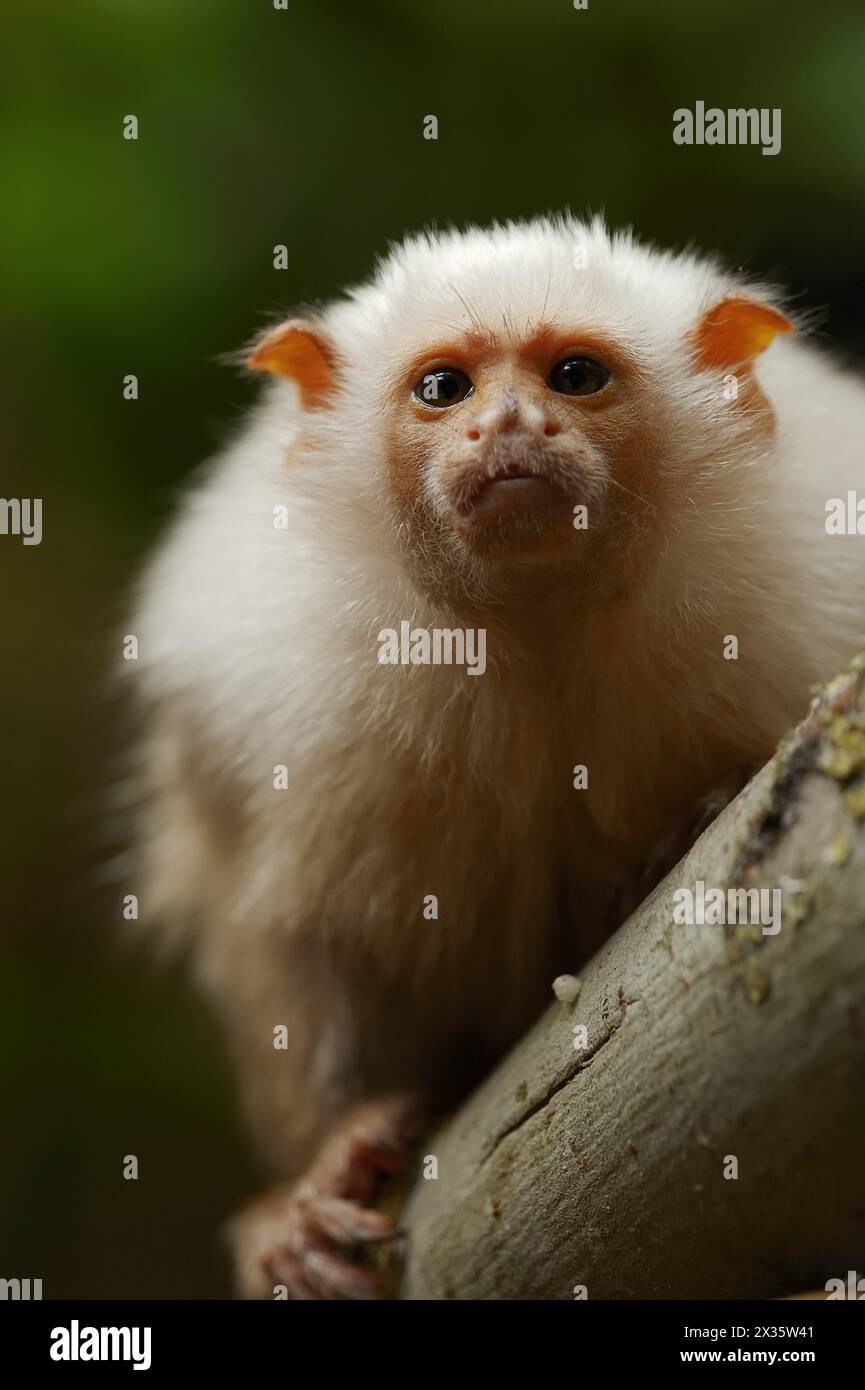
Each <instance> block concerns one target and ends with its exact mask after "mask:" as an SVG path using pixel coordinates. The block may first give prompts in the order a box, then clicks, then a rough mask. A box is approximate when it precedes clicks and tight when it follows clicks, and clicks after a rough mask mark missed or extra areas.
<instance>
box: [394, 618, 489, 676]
mask: <svg viewBox="0 0 865 1390" xmlns="http://www.w3.org/2000/svg"><path fill="white" fill-rule="evenodd" d="M378 644H379V648H378V659H379V663H380V664H381V665H382V666H409V665H411V666H465V667H467V671H466V674H467V675H469V676H482V675H483V673H484V671H485V670H486V669H487V630H486V628H485V627H479V628H473V627H467V628H461V627H457V628H450V627H433V628H429V627H414V628H413V627H412V625H411V623H410V622H407V621H406V620H405V619H404V620H403V621H402V622H401V623H400V625H399V632H397V630H396V628H394V627H383V628H382V630H381V632H380V633H379V634H378Z"/></svg>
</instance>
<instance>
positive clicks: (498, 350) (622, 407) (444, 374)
mask: <svg viewBox="0 0 865 1390" xmlns="http://www.w3.org/2000/svg"><path fill="white" fill-rule="evenodd" d="M637 375H638V374H637V372H636V370H635V365H634V363H633V362H632V361H631V360H630V359H629V357H628V355H627V353H626V352H625V351H624V350H623V348H622V347H621V346H620V345H618V344H616V343H614V342H612V341H609V340H599V339H597V338H596V337H591V336H588V335H586V334H583V333H581V332H580V330H579V327H578V326H577V327H575V328H573V329H571V330H570V331H568V330H566V329H563V328H560V327H555V326H552V325H550V326H545V327H541V328H539V329H538V328H536V329H533V330H532V331H530V332H528V333H526V334H525V335H523V336H518V335H516V334H514V333H513V332H506V331H504V330H503V329H499V330H498V331H493V330H492V329H491V330H490V331H488V332H478V331H472V332H471V333H467V334H465V335H461V336H458V337H451V338H449V339H442V340H441V341H440V342H438V343H434V344H431V345H430V347H429V348H428V349H425V350H423V351H422V352H421V353H419V354H418V355H417V356H415V357H413V358H412V360H411V361H410V362H409V364H408V366H407V367H406V370H405V374H404V376H403V379H402V381H401V382H400V383H399V385H398V386H397V387H396V388H395V390H394V391H393V393H392V396H391V404H390V406H389V413H390V429H389V445H388V466H389V470H390V475H391V479H392V485H393V491H394V495H395V496H396V498H397V499H398V502H399V503H400V505H401V507H402V508H403V509H405V510H406V511H407V512H408V513H410V515H411V516H412V518H413V519H414V521H415V523H416V524H417V522H418V521H419V519H421V518H422V519H423V520H424V521H425V523H426V524H427V525H428V526H429V527H432V528H433V529H436V530H438V531H439V532H443V533H444V534H445V535H447V536H449V537H450V538H451V540H452V541H453V542H454V544H455V545H457V546H458V547H461V548H464V549H465V550H466V551H468V552H471V553H472V554H473V555H476V556H483V557H487V558H490V559H492V558H496V557H498V558H499V559H500V560H502V561H506V560H507V558H508V557H509V556H511V557H518V556H519V557H525V556H527V555H539V556H542V555H544V554H546V553H549V552H550V551H551V550H561V549H562V548H563V547H567V548H568V549H571V550H572V549H573V548H574V547H575V546H579V544H580V541H581V540H583V541H585V538H586V536H587V535H588V534H589V532H590V530H591V528H592V526H595V527H599V526H600V525H601V523H602V518H603V517H604V514H605V510H606V508H607V506H608V504H609V503H610V502H612V501H613V497H612V496H611V494H614V495H615V494H618V496H619V497H624V496H626V494H623V493H622V492H621V491H620V490H619V489H617V486H616V485H617V483H619V482H621V483H622V484H623V486H625V487H628V488H630V486H631V484H632V483H633V481H634V479H633V478H632V476H631V475H632V473H633V471H634V467H635V465H636V462H637V451H638V448H639V440H638V437H637V436H638V432H639V423H640V421H639V395H640V391H639V384H638V382H637V381H636V377H637ZM620 474H621V475H623V476H621V477H620V476H619V475H620ZM584 548H585V546H584Z"/></svg>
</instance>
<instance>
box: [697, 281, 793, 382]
mask: <svg viewBox="0 0 865 1390" xmlns="http://www.w3.org/2000/svg"><path fill="white" fill-rule="evenodd" d="M793 331H794V330H793V325H792V323H791V322H790V320H789V319H787V318H785V317H784V315H783V314H782V313H780V312H779V310H778V309H773V308H772V307H771V306H770V305H768V304H761V303H759V302H758V301H757V300H754V299H744V298H742V297H740V296H739V295H734V296H731V297H730V298H729V299H722V300H721V302H720V304H716V305H715V307H714V308H713V309H709V311H708V312H707V313H706V314H704V316H703V318H702V319H701V321H700V323H699V325H698V327H697V330H696V332H695V334H694V343H695V345H696V348H697V360H698V362H699V365H700V366H701V367H704V368H706V367H741V366H745V365H750V363H751V362H752V361H753V360H754V358H755V357H758V356H759V354H760V353H761V352H762V351H763V350H764V348H767V347H768V346H769V344H770V343H771V341H772V339H773V338H774V337H775V335H776V333H792V332H793Z"/></svg>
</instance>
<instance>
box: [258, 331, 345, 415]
mask: <svg viewBox="0 0 865 1390" xmlns="http://www.w3.org/2000/svg"><path fill="white" fill-rule="evenodd" d="M246 365H247V366H248V367H252V369H253V370H254V371H257V372H271V373H272V374H273V375H274V376H285V377H289V378H290V380H291V381H296V382H297V385H298V386H299V387H300V396H301V400H302V401H303V404H304V407H305V408H306V409H310V408H312V407H315V406H318V405H323V404H324V402H325V401H326V400H327V398H328V396H329V395H330V393H331V391H332V390H333V386H334V360H333V352H332V350H331V347H330V344H329V343H327V342H326V340H325V338H324V336H323V335H322V334H321V333H320V332H319V331H318V329H317V328H316V327H315V326H314V325H313V324H311V323H308V322H307V321H306V320H305V319H289V321H288V322H287V323H281V324H280V325H279V327H278V328H274V329H273V330H272V331H271V332H270V333H267V334H265V336H264V338H262V339H261V341H260V342H259V344H258V346H257V347H256V348H255V350H254V352H253V353H252V355H251V356H250V357H248V358H247V362H246Z"/></svg>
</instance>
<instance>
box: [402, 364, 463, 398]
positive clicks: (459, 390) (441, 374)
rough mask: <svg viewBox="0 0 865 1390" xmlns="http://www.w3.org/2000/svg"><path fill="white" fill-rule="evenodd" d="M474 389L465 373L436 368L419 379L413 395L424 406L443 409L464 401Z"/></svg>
mask: <svg viewBox="0 0 865 1390" xmlns="http://www.w3.org/2000/svg"><path fill="white" fill-rule="evenodd" d="M474 389H475V388H474V386H473V385H472V383H471V382H470V381H469V379H468V377H467V376H466V374H465V372H461V371H459V369H458V368H457V367H437V368H436V370H435V371H434V372H426V373H425V375H424V376H422V377H421V379H420V381H419V382H418V383H417V385H416V386H415V388H414V393H413V394H414V395H415V396H416V398H417V399H418V400H419V401H422V402H423V404H424V405H434V406H439V407H443V406H446V405H457V404H458V403H459V402H460V401H464V400H465V398H466V396H470V395H471V394H472V392H473V391H474Z"/></svg>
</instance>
